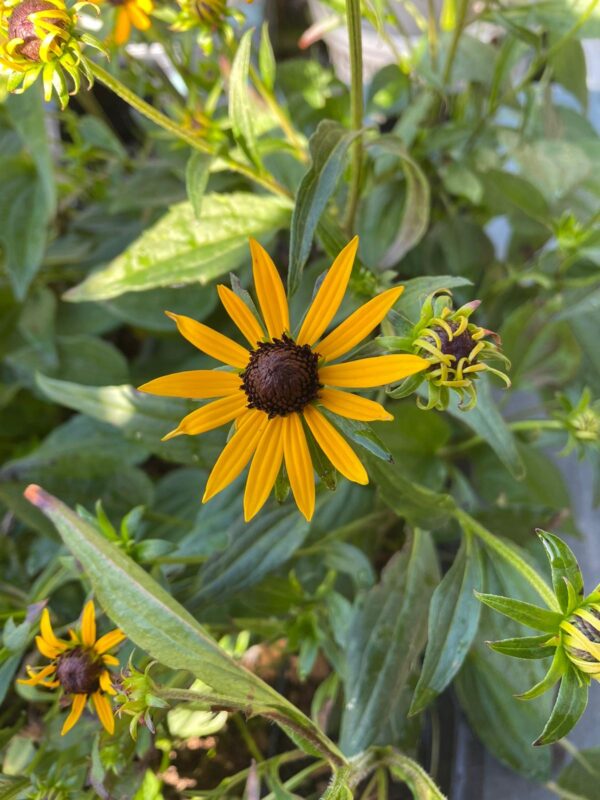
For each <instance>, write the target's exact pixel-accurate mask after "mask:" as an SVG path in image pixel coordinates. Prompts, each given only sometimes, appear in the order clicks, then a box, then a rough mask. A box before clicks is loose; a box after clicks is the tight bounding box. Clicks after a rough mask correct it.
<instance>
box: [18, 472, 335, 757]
mask: <svg viewBox="0 0 600 800" xmlns="http://www.w3.org/2000/svg"><path fill="white" fill-rule="evenodd" d="M26 497H27V499H28V500H29V501H30V502H31V503H33V504H34V505H35V506H36V507H37V508H39V509H40V511H42V512H43V513H44V514H45V515H46V516H47V517H48V518H49V519H50V520H51V521H52V522H53V523H54V524H55V525H56V528H57V530H58V532H59V533H60V535H61V537H62V538H63V541H64V542H65V544H66V545H67V547H68V548H69V549H70V550H71V551H72V552H73V553H74V554H75V555H76V556H77V559H78V561H79V562H80V563H81V565H82V566H83V568H84V569H85V571H86V574H87V576H88V577H89V579H90V582H91V584H92V587H93V589H94V592H95V593H96V595H97V597H98V600H99V602H100V605H101V606H102V608H103V609H104V610H105V611H106V613H107V614H108V616H109V617H110V618H111V619H112V620H114V622H115V623H116V624H117V625H118V626H119V627H121V628H122V629H123V630H124V631H125V633H126V634H127V636H128V638H129V639H131V641H132V642H133V643H134V644H136V645H137V646H138V647H140V648H142V649H143V650H145V651H146V652H147V653H148V654H149V655H150V656H151V657H152V658H155V659H156V660H157V661H159V662H160V663H162V664H165V665H166V666H168V667H171V668H172V669H180V670H187V671H188V672H190V673H191V674H192V675H194V676H195V677H197V678H199V679H200V680H201V681H203V682H204V683H206V684H208V686H210V687H211V688H212V689H213V691H214V695H215V696H217V697H218V698H219V699H222V700H223V702H224V703H225V704H231V705H233V706H236V707H239V708H243V709H246V710H247V711H248V713H253V714H265V715H267V716H269V717H270V718H271V719H273V720H274V721H276V722H277V723H278V724H279V725H281V726H282V727H283V728H284V729H285V730H286V732H288V733H289V735H290V736H292V737H293V738H294V740H295V741H296V742H298V743H299V744H300V746H301V747H303V748H304V749H305V750H306V751H309V752H313V753H314V752H317V753H319V754H320V755H321V756H322V755H324V754H327V757H329V758H330V759H331V760H332V761H334V762H336V763H338V764H342V763H344V759H343V757H342V756H341V754H340V753H339V751H338V750H337V748H336V747H335V745H334V744H333V743H332V742H330V741H329V740H328V739H327V737H325V736H324V734H323V733H322V732H321V731H320V730H319V729H318V728H317V727H316V726H315V725H314V723H312V722H311V721H310V720H309V719H308V718H307V717H306V716H305V715H304V714H303V713H302V712H301V711H300V710H299V709H297V708H296V707H295V706H293V705H292V704H291V703H290V702H288V701H287V700H286V699H285V698H284V697H282V696H281V695H280V694H279V693H278V692H276V691H275V690H274V689H272V688H271V687H270V686H269V685H268V684H266V683H264V682H263V681H262V680H261V679H260V678H258V677H257V676H256V675H254V674H253V673H251V672H249V671H248V670H246V669H245V668H244V667H242V666H241V665H240V664H238V663H237V662H236V661H234V660H233V659H232V658H231V657H230V656H229V655H228V654H227V653H226V652H225V651H224V650H223V649H222V648H221V647H220V646H219V645H218V644H217V642H216V641H215V640H214V639H213V638H212V637H211V636H210V635H209V634H208V633H207V632H206V631H205V630H204V628H203V627H202V626H201V625H200V624H199V623H198V622H197V621H196V620H195V619H194V617H192V615H191V614H190V613H189V612H188V611H186V609H185V608H183V606H181V605H180V604H179V603H178V602H177V601H176V600H174V599H173V597H172V596H171V595H170V594H169V593H168V592H167V591H166V590H165V589H164V588H163V587H162V586H160V584H159V583H157V582H156V581H155V580H154V578H152V577H151V576H150V575H148V573H147V572H145V571H144V570H143V569H142V568H141V567H140V566H139V565H138V564H136V563H135V562H134V561H133V560H132V559H130V558H129V557H128V556H127V555H126V554H125V553H124V552H123V551H122V550H120V549H119V548H118V547H116V546H115V545H114V544H113V543H112V542H109V541H107V539H106V538H105V537H104V536H102V535H101V534H100V533H99V532H98V531H97V530H95V528H93V527H92V526H91V525H89V524H88V523H86V522H84V521H83V520H82V519H81V518H80V517H78V516H77V515H76V514H75V513H74V512H73V511H72V510H71V509H70V508H68V507H67V506H65V505H64V504H63V503H61V502H60V500H57V499H56V498H55V497H53V496H52V495H50V494H48V493H47V492H45V491H44V490H43V489H41V488H40V487H39V486H35V485H31V486H30V487H29V488H28V489H27V491H26Z"/></svg>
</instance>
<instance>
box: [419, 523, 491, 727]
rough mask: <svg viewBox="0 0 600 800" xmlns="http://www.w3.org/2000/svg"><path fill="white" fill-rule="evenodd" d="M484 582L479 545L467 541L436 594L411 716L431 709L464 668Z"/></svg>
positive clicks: (430, 612)
mask: <svg viewBox="0 0 600 800" xmlns="http://www.w3.org/2000/svg"><path fill="white" fill-rule="evenodd" d="M482 580H483V577H482V571H481V560H480V556H479V551H478V549H477V543H476V541H475V540H474V539H472V538H471V537H464V539H463V542H462V544H461V547H460V550H459V551H458V554H457V556H456V558H455V559H454V563H453V564H452V566H451V567H450V569H449V570H448V572H447V573H446V575H444V578H443V580H442V581H441V583H440V584H439V586H438V587H437V588H436V590H435V592H434V593H433V598H432V600H431V606H430V607H429V624H428V633H427V649H426V650H425V659H424V662H423V667H422V668H421V674H420V676H419V682H418V683H417V688H416V689H415V694H414V697H413V700H412V704H411V707H410V711H409V713H410V714H418V713H419V712H420V711H422V710H423V709H424V708H425V707H426V706H427V705H429V703H430V702H431V701H432V700H434V699H435V698H436V697H437V696H438V695H439V694H440V693H441V692H443V691H444V689H445V688H446V687H447V686H448V685H449V683H450V681H451V680H452V679H453V678H454V676H455V675H456V673H457V672H458V670H459V669H460V668H461V666H462V663H463V661H464V659H465V656H466V655H467V652H468V651H469V648H470V647H471V644H472V642H473V638H474V637H475V634H476V633H477V628H478V625H479V615H480V611H481V607H479V608H478V606H479V603H478V602H477V598H476V597H475V595H474V592H475V590H476V589H480V588H481V585H482Z"/></svg>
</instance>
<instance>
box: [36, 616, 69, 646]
mask: <svg viewBox="0 0 600 800" xmlns="http://www.w3.org/2000/svg"><path fill="white" fill-rule="evenodd" d="M40 633H41V634H42V638H43V639H45V640H46V641H47V642H48V644H49V645H51V646H52V647H56V649H57V650H64V649H65V647H66V646H67V643H66V642H62V641H61V640H60V639H59V638H58V637H57V636H56V635H55V633H54V631H53V630H52V623H51V622H50V612H49V611H48V609H47V608H45V609H44V610H43V611H42V618H41V620H40Z"/></svg>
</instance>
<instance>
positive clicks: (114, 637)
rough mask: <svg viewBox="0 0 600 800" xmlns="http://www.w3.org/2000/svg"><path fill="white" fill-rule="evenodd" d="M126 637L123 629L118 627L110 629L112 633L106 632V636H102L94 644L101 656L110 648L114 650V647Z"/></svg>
mask: <svg viewBox="0 0 600 800" xmlns="http://www.w3.org/2000/svg"><path fill="white" fill-rule="evenodd" d="M125 638H126V637H125V634H124V633H123V631H121V630H119V629H118V628H117V629H116V630H114V631H110V633H105V634H104V636H101V637H100V638H99V639H98V641H97V642H96V644H95V645H94V650H95V651H96V652H97V653H98V655H99V656H101V655H103V654H104V653H106V652H107V651H108V650H112V648H113V647H116V646H117V645H118V644H121V642H122V641H124V639H125Z"/></svg>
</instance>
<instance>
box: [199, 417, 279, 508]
mask: <svg viewBox="0 0 600 800" xmlns="http://www.w3.org/2000/svg"><path fill="white" fill-rule="evenodd" d="M267 422H268V418H267V415H266V414H265V412H264V411H257V410H256V409H252V410H251V411H249V412H248V413H247V414H246V416H245V419H244V421H243V424H242V425H240V427H239V428H238V430H237V431H236V432H235V433H234V434H233V436H232V437H231V439H230V440H229V441H228V442H227V444H226V445H225V447H224V448H223V452H222V453H221V455H220V456H219V458H218V459H217V461H216V463H215V465H214V467H213V469H212V472H211V473H210V475H209V476H208V481H207V482H206V489H205V491H204V497H203V498H202V502H203V503H207V502H208V501H209V500H210V499H211V497H214V496H215V495H216V494H218V493H219V492H220V491H222V490H223V489H224V488H225V487H226V486H229V484H230V483H231V482H232V481H234V480H235V479H236V478H237V476H238V475H239V474H240V472H241V471H242V470H243V469H244V467H245V466H246V464H247V463H248V462H249V461H250V459H251V458H252V454H253V453H254V451H255V450H256V446H257V445H258V442H259V440H260V437H261V435H262V432H263V431H264V429H265V426H266V425H267Z"/></svg>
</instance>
